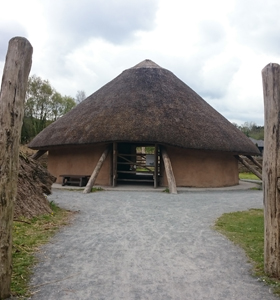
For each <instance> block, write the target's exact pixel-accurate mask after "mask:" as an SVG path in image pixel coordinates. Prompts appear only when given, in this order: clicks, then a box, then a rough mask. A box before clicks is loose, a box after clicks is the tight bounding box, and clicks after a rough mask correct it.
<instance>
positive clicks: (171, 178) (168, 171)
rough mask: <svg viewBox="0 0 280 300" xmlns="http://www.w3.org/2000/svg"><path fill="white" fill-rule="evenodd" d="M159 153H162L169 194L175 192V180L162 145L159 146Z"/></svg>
mask: <svg viewBox="0 0 280 300" xmlns="http://www.w3.org/2000/svg"><path fill="white" fill-rule="evenodd" d="M161 154H162V158H163V163H164V168H165V172H166V177H167V181H168V188H169V192H170V193H171V194H177V187H176V180H175V177H174V173H173V169H172V165H171V161H170V159H169V156H168V154H167V151H166V149H165V148H164V147H161Z"/></svg>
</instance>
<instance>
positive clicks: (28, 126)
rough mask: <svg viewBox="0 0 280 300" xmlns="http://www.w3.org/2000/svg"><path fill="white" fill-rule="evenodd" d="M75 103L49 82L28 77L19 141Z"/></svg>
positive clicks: (35, 131)
mask: <svg viewBox="0 0 280 300" xmlns="http://www.w3.org/2000/svg"><path fill="white" fill-rule="evenodd" d="M75 105H76V103H75V100H74V99H73V98H72V97H69V96H61V94H60V93H58V92H57V91H56V90H55V89H54V88H53V87H52V86H51V85H50V83H49V81H48V80H43V79H41V78H40V77H38V76H36V75H32V76H31V77H29V79H28V87H27V91H26V99H25V111H24V120H23V126H22V132H21V142H22V143H27V142H29V141H30V140H31V139H32V138H33V137H35V136H36V135H37V134H38V133H39V132H40V131H42V130H43V129H44V128H46V127H47V126H48V125H49V124H50V123H51V122H53V121H56V120H57V119H58V118H60V117H61V116H63V115H64V114H65V113H67V112H68V111H70V110H71V109H72V108H73V107H74V106H75Z"/></svg>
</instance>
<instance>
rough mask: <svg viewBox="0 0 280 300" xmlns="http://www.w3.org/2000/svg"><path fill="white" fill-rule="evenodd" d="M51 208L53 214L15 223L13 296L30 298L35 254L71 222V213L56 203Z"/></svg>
mask: <svg viewBox="0 0 280 300" xmlns="http://www.w3.org/2000/svg"><path fill="white" fill-rule="evenodd" d="M51 208H52V213H51V214H48V215H42V216H40V217H36V218H32V219H26V218H21V219H20V220H17V221H14V223H13V253H12V254H13V273H12V283H11V291H12V295H13V296H17V297H23V298H25V297H28V296H30V292H29V289H28V283H29V279H30V275H31V267H32V266H33V265H34V263H35V262H36V259H35V256H34V253H35V252H36V251H38V249H39V246H41V245H42V244H45V243H47V242H48V241H49V239H50V237H52V236H53V235H54V234H55V233H56V232H57V230H58V229H59V228H60V227H61V226H63V225H66V224H68V222H69V219H70V215H71V212H69V211H66V210H62V209H60V208H59V207H58V206H56V205H55V204H54V203H51Z"/></svg>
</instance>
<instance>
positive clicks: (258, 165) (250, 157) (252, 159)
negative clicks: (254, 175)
mask: <svg viewBox="0 0 280 300" xmlns="http://www.w3.org/2000/svg"><path fill="white" fill-rule="evenodd" d="M246 157H247V158H249V159H250V161H251V162H252V163H254V164H255V165H256V166H257V167H259V168H260V169H261V170H262V165H261V164H260V163H259V162H258V161H257V160H256V159H255V158H254V157H252V156H251V155H246Z"/></svg>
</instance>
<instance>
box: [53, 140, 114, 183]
mask: <svg viewBox="0 0 280 300" xmlns="http://www.w3.org/2000/svg"><path fill="white" fill-rule="evenodd" d="M107 146H108V145H105V144H102V145H95V146H94V145H90V146H79V147H78V146H71V147H67V148H66V147H63V148H57V149H52V150H50V151H49V155H48V171H49V172H50V173H51V174H52V175H53V176H55V177H56V178H57V179H56V183H62V177H60V175H63V174H67V175H91V174H92V172H93V170H94V168H95V166H96V164H97V162H98V160H99V158H100V156H101V155H102V153H103V151H104V150H105V149H106V147H107ZM110 181H111V154H110V153H109V154H108V156H107V158H106V160H105V161H104V163H103V166H102V168H101V170H100V172H99V174H98V177H97V179H96V182H95V184H96V185H105V186H106V185H111V182H110Z"/></svg>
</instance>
